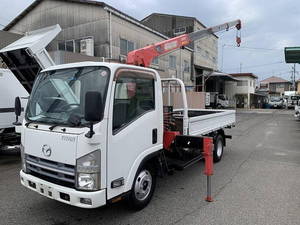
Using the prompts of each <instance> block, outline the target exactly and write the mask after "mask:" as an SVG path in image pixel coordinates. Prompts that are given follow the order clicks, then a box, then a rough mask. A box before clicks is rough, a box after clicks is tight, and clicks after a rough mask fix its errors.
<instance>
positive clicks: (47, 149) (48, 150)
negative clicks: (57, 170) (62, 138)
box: [42, 145, 52, 157]
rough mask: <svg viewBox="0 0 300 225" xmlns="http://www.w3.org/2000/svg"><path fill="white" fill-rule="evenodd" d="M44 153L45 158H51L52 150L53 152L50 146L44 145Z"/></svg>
mask: <svg viewBox="0 0 300 225" xmlns="http://www.w3.org/2000/svg"><path fill="white" fill-rule="evenodd" d="M42 152H43V154H44V156H46V157H50V156H51V153H52V150H51V148H50V146H49V145H43V147H42Z"/></svg>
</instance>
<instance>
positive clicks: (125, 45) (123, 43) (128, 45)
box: [120, 38, 134, 55]
mask: <svg viewBox="0 0 300 225" xmlns="http://www.w3.org/2000/svg"><path fill="white" fill-rule="evenodd" d="M133 50H134V43H133V42H132V41H128V40H126V39H123V38H120V54H121V55H127V54H128V52H131V51H133Z"/></svg>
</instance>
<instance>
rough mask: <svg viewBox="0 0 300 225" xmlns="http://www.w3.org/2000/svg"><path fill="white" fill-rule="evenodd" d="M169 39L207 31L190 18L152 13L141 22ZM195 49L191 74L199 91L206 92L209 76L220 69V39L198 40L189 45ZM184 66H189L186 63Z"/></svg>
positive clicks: (213, 36) (215, 37)
mask: <svg viewBox="0 0 300 225" xmlns="http://www.w3.org/2000/svg"><path fill="white" fill-rule="evenodd" d="M141 22H142V23H143V24H144V25H146V26H148V27H151V28H152V29H153V30H156V31H158V32H160V33H162V34H164V35H167V36H168V37H175V36H178V35H182V34H186V33H191V32H194V31H198V30H202V29H205V28H206V26H205V25H203V24H202V23H201V22H200V21H199V20H198V19H197V18H195V17H190V16H180V15H170V14H162V13H152V14H151V15H149V16H147V17H146V18H144V19H142V21H141ZM189 48H191V49H193V54H192V55H193V58H192V66H191V72H192V76H193V79H194V80H195V85H196V87H197V90H199V91H204V89H205V88H204V86H205V79H206V77H207V75H209V74H211V73H212V71H215V70H217V68H218V37H217V36H216V35H211V36H209V37H208V38H205V39H203V40H198V41H195V42H193V43H191V44H190V45H189ZM184 64H187V63H186V62H184ZM215 82H216V81H215Z"/></svg>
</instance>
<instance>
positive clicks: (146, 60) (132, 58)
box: [127, 20, 241, 67]
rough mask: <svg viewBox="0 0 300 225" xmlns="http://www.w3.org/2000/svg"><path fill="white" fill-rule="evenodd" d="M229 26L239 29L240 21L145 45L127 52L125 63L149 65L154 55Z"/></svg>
mask: <svg viewBox="0 0 300 225" xmlns="http://www.w3.org/2000/svg"><path fill="white" fill-rule="evenodd" d="M231 27H236V29H237V30H240V29H241V21H240V20H235V21H231V22H228V23H224V24H220V25H217V26H213V27H209V28H206V29H203V30H199V31H195V32H193V33H190V34H183V35H180V36H178V37H174V38H171V39H168V40H165V41H161V42H159V43H156V44H153V45H149V46H146V47H144V48H140V49H136V50H133V51H131V52H129V53H128V55H127V64H132V65H136V66H144V67H149V66H150V64H151V62H152V60H153V59H154V58H155V57H158V56H161V55H163V54H166V53H169V52H171V51H174V50H176V49H179V48H181V47H184V46H187V45H189V44H190V43H192V42H194V41H197V40H201V39H202V38H205V37H207V36H208V35H211V34H215V33H217V32H219V31H223V30H229V28H231Z"/></svg>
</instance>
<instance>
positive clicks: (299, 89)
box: [296, 79, 300, 95]
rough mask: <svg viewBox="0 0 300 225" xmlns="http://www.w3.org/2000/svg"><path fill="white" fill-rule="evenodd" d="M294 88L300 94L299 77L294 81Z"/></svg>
mask: <svg viewBox="0 0 300 225" xmlns="http://www.w3.org/2000/svg"><path fill="white" fill-rule="evenodd" d="M296 90H297V93H298V94H299V95H300V79H299V80H297V81H296Z"/></svg>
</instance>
